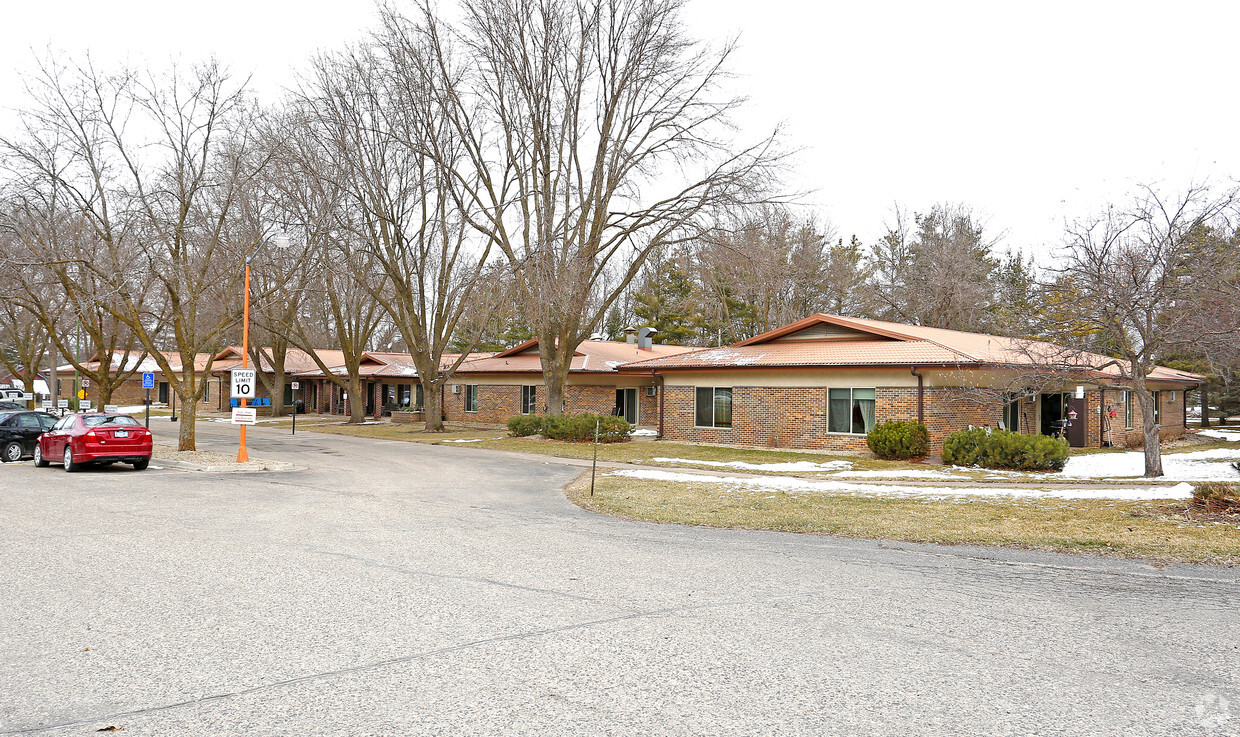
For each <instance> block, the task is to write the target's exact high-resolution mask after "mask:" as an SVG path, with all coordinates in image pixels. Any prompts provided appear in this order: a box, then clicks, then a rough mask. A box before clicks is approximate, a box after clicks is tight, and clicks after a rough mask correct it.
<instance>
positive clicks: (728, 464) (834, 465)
mask: <svg viewBox="0 0 1240 737" xmlns="http://www.w3.org/2000/svg"><path fill="white" fill-rule="evenodd" d="M650 460H651V461H652V462H654V463H672V464H677V465H683V464H696V465H699V466H713V467H715V468H735V469H737V470H740V471H771V472H778V471H801V472H805V471H839V470H841V469H846V468H852V465H853V464H852V462H851V461H827V462H826V463H814V462H813V461H794V462H788V463H746V462H744V461H695V460H691V459H689V458H651V459H650Z"/></svg>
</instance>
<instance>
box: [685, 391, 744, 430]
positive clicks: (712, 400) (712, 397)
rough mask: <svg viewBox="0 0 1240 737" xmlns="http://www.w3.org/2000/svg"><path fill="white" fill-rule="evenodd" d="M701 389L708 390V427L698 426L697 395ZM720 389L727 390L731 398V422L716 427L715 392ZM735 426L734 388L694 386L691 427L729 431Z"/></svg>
mask: <svg viewBox="0 0 1240 737" xmlns="http://www.w3.org/2000/svg"><path fill="white" fill-rule="evenodd" d="M702 389H709V390H710V421H711V424H709V425H699V424H698V416H697V393H698V391H700V390H702ZM720 389H727V390H728V392H729V396H730V398H731V409H732V412H731V413H730V414H731V415H732V420H731V421H730V422H729V423H728V424H727V425H716V424H714V422H715V402H716V401H717V399H716V396H717V395H716V394H715V392H717V391H719V390H720ZM735 424H736V388H735V387H731V386H695V387H693V426H694V427H695V428H699V429H702V430H731V429H732V427H733V426H734V425H735Z"/></svg>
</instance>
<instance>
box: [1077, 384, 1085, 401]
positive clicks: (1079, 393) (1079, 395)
mask: <svg viewBox="0 0 1240 737" xmlns="http://www.w3.org/2000/svg"><path fill="white" fill-rule="evenodd" d="M1076 398H1077V399H1084V398H1085V387H1083V386H1081V385H1079V384H1078V385H1077V387H1076Z"/></svg>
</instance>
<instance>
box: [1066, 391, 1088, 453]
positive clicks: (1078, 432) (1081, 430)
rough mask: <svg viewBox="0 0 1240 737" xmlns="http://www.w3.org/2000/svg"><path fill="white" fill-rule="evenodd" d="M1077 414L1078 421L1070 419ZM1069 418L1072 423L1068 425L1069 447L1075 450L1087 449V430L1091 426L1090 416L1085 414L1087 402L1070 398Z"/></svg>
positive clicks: (1073, 397) (1072, 396) (1073, 396)
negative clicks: (1074, 413) (1073, 414)
mask: <svg viewBox="0 0 1240 737" xmlns="http://www.w3.org/2000/svg"><path fill="white" fill-rule="evenodd" d="M1073 412H1076V419H1070V418H1071V417H1072V413H1073ZM1068 418H1069V421H1070V422H1071V424H1070V425H1068V432H1067V436H1068V445H1071V446H1072V447H1073V448H1084V447H1085V428H1086V426H1087V425H1089V416H1088V414H1087V413H1086V412H1085V400H1084V399H1077V398H1076V396H1075V395H1069V396H1068Z"/></svg>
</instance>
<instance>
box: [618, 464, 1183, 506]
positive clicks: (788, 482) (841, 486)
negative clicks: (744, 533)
mask: <svg viewBox="0 0 1240 737" xmlns="http://www.w3.org/2000/svg"><path fill="white" fill-rule="evenodd" d="M607 475H608V476H623V477H627V478H635V479H644V480H647V481H668V482H672V483H705V484H719V485H720V486H722V487H724V488H723V490H724V491H783V492H786V493H790V494H813V493H818V494H830V493H835V494H861V495H865V496H888V497H922V498H967V497H992V498H1000V499H1116V500H1123V501H1146V500H1155V499H1188V498H1189V497H1190V496H1192V493H1193V487H1192V485H1191V484H1177V485H1175V486H1147V487H1131V488H1119V487H1114V488H1099V489H1066V488H1065V489H1047V490H1042V489H1013V488H1007V489H1004V488H985V487H976V488H969V487H951V486H895V485H891V486H886V485H883V486H875V485H872V484H852V483H848V482H845V481H812V480H809V479H790V478H780V477H774V476H771V477H767V478H742V477H739V476H704V475H702V474H696V473H679V472H672V471H645V470H632V471H630V470H620V471H612V472H611V473H609V474H607Z"/></svg>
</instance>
